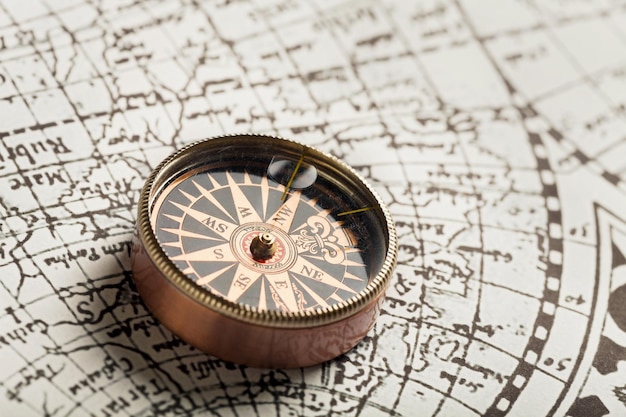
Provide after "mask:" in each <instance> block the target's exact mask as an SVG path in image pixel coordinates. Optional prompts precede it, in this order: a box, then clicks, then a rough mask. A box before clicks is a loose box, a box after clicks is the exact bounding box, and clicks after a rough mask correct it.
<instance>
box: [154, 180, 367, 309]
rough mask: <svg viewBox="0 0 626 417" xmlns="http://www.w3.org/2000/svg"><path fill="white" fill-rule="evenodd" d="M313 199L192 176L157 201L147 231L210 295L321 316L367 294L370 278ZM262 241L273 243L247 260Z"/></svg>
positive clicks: (282, 189) (284, 188)
mask: <svg viewBox="0 0 626 417" xmlns="http://www.w3.org/2000/svg"><path fill="white" fill-rule="evenodd" d="M315 192H316V190H315V189H312V190H308V191H307V195H306V196H305V195H304V194H303V191H302V190H296V191H293V190H289V188H288V184H287V185H282V184H278V183H276V182H274V181H273V180H271V179H269V180H268V178H267V177H266V176H265V175H256V174H255V173H251V172H246V171H243V172H224V173H215V174H213V175H210V174H207V173H201V174H195V175H192V176H190V177H188V178H185V179H183V180H182V181H179V182H178V183H176V184H175V185H173V186H172V187H170V189H168V190H167V191H166V192H164V193H163V194H164V195H163V196H161V197H159V201H158V202H157V205H156V213H155V214H154V215H153V225H154V227H155V230H156V231H157V237H158V239H159V242H160V243H161V246H162V247H163V250H164V251H165V252H166V254H167V255H168V256H169V258H170V259H171V260H172V261H173V262H174V263H175V264H176V265H177V266H178V267H179V269H180V270H181V271H183V272H184V273H185V274H186V275H187V276H188V277H189V278H190V279H192V280H193V281H195V283H196V284H197V285H200V286H203V287H204V288H206V289H208V290H210V291H211V292H213V293H216V294H218V295H220V296H222V297H224V298H226V299H228V300H230V301H233V302H238V303H243V304H248V305H250V306H253V307H257V308H259V309H261V310H282V311H300V310H308V309H318V308H325V307H329V306H332V305H333V304H337V303H339V302H343V301H345V300H346V299H347V298H349V297H352V296H353V295H355V294H357V293H358V292H359V291H361V290H362V289H363V288H365V286H366V285H367V283H368V280H369V272H368V267H367V266H366V265H365V262H364V260H363V258H362V252H361V250H360V249H359V248H356V247H355V242H356V241H357V239H355V238H354V236H353V235H352V234H351V233H352V232H350V231H348V229H346V228H345V227H344V226H343V225H344V222H343V221H342V222H339V221H337V220H336V219H335V217H333V216H332V215H331V211H330V210H329V209H325V208H322V207H320V206H319V205H318V203H317V197H319V196H316V195H315ZM356 210H358V209H356ZM261 233H270V234H271V235H272V236H273V237H274V238H275V240H276V252H275V253H273V254H272V255H271V258H269V259H266V260H257V259H255V258H254V257H253V255H252V253H251V252H250V243H251V242H252V240H253V239H254V238H255V237H256V236H258V235H259V234H261Z"/></svg>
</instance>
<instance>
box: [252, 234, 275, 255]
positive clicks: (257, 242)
mask: <svg viewBox="0 0 626 417" xmlns="http://www.w3.org/2000/svg"><path fill="white" fill-rule="evenodd" d="M250 253H252V257H253V258H254V259H255V260H257V261H266V260H268V259H270V258H271V257H272V256H274V254H275V253H276V238H275V237H274V235H273V234H271V233H270V232H263V233H260V234H259V235H258V236H256V237H255V238H254V239H252V243H250Z"/></svg>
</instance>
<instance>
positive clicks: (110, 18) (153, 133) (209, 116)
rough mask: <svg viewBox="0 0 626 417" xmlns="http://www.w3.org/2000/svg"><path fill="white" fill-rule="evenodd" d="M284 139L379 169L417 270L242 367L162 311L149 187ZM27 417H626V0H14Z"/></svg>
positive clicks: (1, 292) (14, 238) (17, 403)
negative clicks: (151, 248) (261, 139)
mask: <svg viewBox="0 0 626 417" xmlns="http://www.w3.org/2000/svg"><path fill="white" fill-rule="evenodd" d="M236 132H260V133H275V134H280V135H283V136H286V137H290V138H293V139H297V140H299V141H302V142H304V143H307V144H310V145H313V146H317V147H319V148H322V149H324V150H326V151H328V152H331V153H333V154H335V155H337V156H339V157H340V158H343V159H344V160H345V161H346V162H348V163H349V164H351V165H353V166H354V167H355V168H357V169H358V170H359V171H360V172H361V173H362V174H363V175H364V176H366V177H367V178H368V179H369V180H370V181H371V182H372V184H373V185H374V186H375V188H376V189H377V190H378V191H379V192H380V194H381V196H382V197H383V199H384V200H385V201H386V202H387V203H388V205H389V207H390V210H391V212H392V214H393V215H394V218H395V220H396V223H397V228H398V233H399V243H400V257H399V264H398V267H397V270H396V273H395V275H394V277H393V281H392V284H391V286H390V288H389V290H388V298H387V300H386V302H385V304H384V309H383V312H382V315H381V317H380V319H379V320H378V322H377V324H376V327H375V329H374V330H373V331H372V332H371V333H370V334H369V335H368V337H367V338H366V339H365V340H364V341H363V342H361V343H360V344H359V345H358V346H357V347H356V348H355V349H354V350H352V351H350V352H349V353H348V354H346V355H344V356H342V357H340V358H338V359H336V360H333V361H330V362H328V363H325V364H323V365H320V366H317V367H312V368H307V369H296V370H260V369H250V368H245V367H240V366H235V365H232V364H229V363H224V362H222V361H220V360H218V359H216V358H213V357H210V356H207V355H205V354H202V353H200V352H198V351H197V350H194V349H193V348H191V347H189V346H188V345H186V344H185V343H184V342H182V341H181V340H179V339H178V338H176V337H175V336H173V335H172V334H171V333H170V332H168V331H167V330H166V329H165V328H164V327H162V326H161V325H160V324H159V323H158V322H157V321H156V320H155V319H154V318H153V317H152V316H151V315H150V314H149V313H148V312H147V311H146V309H145V307H144V306H143V305H142V303H141V301H140V299H139V297H138V295H137V293H136V291H135V289H134V286H133V283H132V277H131V274H130V272H129V250H130V246H129V245H130V243H129V242H130V236H131V233H132V230H133V227H134V221H135V209H136V202H137V198H138V193H139V189H140V187H141V186H142V184H143V181H144V179H145V178H146V177H147V176H148V174H149V172H150V171H151V170H152V169H153V168H154V167H155V166H156V164H158V162H160V160H161V159H162V158H164V157H165V156H166V155H168V154H170V153H171V152H172V151H173V150H175V149H177V148H179V147H181V146H183V145H184V144H187V143H190V142H192V141H195V140H198V139H201V138H206V137H210V136H214V135H219V134H224V133H236ZM0 410H1V411H0V413H1V414H2V415H3V416H24V417H28V416H49V417H52V416H55V417H57V416H73V417H78V416H92V417H109V416H144V417H147V416H238V417H243V416H272V415H276V416H387V415H391V416H415V415H419V416H433V417H435V416H437V417H447V416H452V417H455V416H481V415H484V416H505V415H506V416H521V417H528V416H572V417H600V416H605V415H609V414H610V415H615V416H617V415H625V414H626V2H625V1H618V0H594V1H591V0H586V1H585V0H573V1H567V2H566V1H560V0H542V1H533V0H482V1H479V0H428V1H414V2H409V1H403V0H393V1H391V0H390V1H387V0H365V1H361V0H343V1H340V0H281V1H262V0H251V1H244V0H238V1H235V0H231V1H229V0H216V1H194V0H166V1H157V0H148V1H134V0H117V1H97V0H54V1H53V0H49V1H47V0H29V1H24V0H19V1H18V0H8V1H3V2H2V3H0Z"/></svg>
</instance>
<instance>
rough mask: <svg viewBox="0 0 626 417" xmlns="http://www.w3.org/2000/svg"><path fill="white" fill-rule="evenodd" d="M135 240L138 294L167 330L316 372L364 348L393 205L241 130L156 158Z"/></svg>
mask: <svg viewBox="0 0 626 417" xmlns="http://www.w3.org/2000/svg"><path fill="white" fill-rule="evenodd" d="M305 155H306V157H305ZM133 245H134V246H133V250H132V254H131V256H132V264H133V277H134V279H135V283H136V286H137V289H138V291H139V293H140V294H141V296H142V298H143V299H144V302H145V304H146V306H148V308H149V309H150V310H151V311H153V313H154V314H155V316H156V317H157V318H158V319H159V320H160V321H161V322H162V323H164V324H165V325H166V326H168V327H170V328H171V329H172V330H174V331H175V332H176V333H177V334H178V335H179V336H180V337H181V338H182V339H184V340H186V341H188V342H189V343H191V344H192V345H193V346H196V347H197V348H199V349H201V350H203V351H206V352H208V353H211V354H214V355H216V356H218V357H220V358H222V359H225V360H227V361H231V362H236V363H242V364H245V365H251V366H261V367H301V366H308V365H313V364H317V363H320V362H323V361H326V360H330V359H332V358H334V357H336V356H338V355H341V354H342V353H344V352H346V351H347V350H348V349H350V348H351V347H352V346H354V345H355V344H356V343H358V342H359V341H360V340H361V339H362V338H363V337H364V336H365V335H366V334H367V332H368V331H369V329H370V328H371V324H372V323H373V322H374V320H375V318H376V316H377V315H378V312H379V311H380V308H379V300H380V299H381V297H382V296H383V294H384V291H385V289H386V288H387V286H388V283H389V280H390V278H391V273H392V269H393V267H394V265H395V262H396V253H397V249H396V248H397V243H396V235H395V229H394V227H393V223H392V221H391V218H390V216H389V213H388V211H387V210H386V209H385V208H384V206H383V205H382V202H381V200H380V197H378V196H377V195H376V194H375V192H374V191H373V190H372V188H371V187H370V186H368V185H367V184H366V183H364V182H363V179H362V178H361V177H360V176H359V175H358V174H357V173H356V172H355V171H354V170H353V169H352V168H350V167H348V166H347V165H345V164H343V163H342V162H340V161H338V160H337V159H336V158H334V157H332V156H329V155H327V154H324V153H322V152H320V151H318V150H316V149H314V148H311V147H308V146H304V145H301V144H298V143H296V142H293V141H289V140H286V139H281V138H276V137H271V136H263V135H246V134H243V135H233V136H226V137H219V138H213V139H210V140H204V141H200V142H197V143H195V144H192V145H189V146H188V147H186V148H183V149H182V150H180V151H179V152H177V153H174V154H173V155H172V156H170V157H169V158H167V159H166V160H165V161H164V162H163V163H161V164H160V165H159V167H157V169H156V170H155V171H154V172H153V173H152V174H151V176H150V178H148V180H147V182H146V186H145V187H144V188H143V191H142V193H141V199H140V203H139V211H138V220H137V230H136V234H135V238H134V241H133ZM135 245H136V246H137V247H135ZM181 323H185V324H184V325H181ZM338 337H339V339H338ZM248 341H249V342H248ZM286 352H288V354H287V353H286Z"/></svg>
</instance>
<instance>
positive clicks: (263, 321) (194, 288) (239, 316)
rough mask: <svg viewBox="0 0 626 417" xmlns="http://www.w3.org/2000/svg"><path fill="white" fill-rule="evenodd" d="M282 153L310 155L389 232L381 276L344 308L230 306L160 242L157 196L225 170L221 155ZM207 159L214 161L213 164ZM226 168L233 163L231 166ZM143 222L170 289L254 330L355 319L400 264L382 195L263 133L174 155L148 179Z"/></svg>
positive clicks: (328, 160)
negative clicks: (184, 179)
mask: <svg viewBox="0 0 626 417" xmlns="http://www.w3.org/2000/svg"><path fill="white" fill-rule="evenodd" d="M233 148H234V149H235V151H233ZM278 148H279V149H280V152H281V154H283V155H285V156H286V157H292V158H296V159H297V158H298V157H299V156H300V155H303V154H305V155H306V158H307V161H308V162H309V163H311V164H312V165H314V166H315V167H316V168H317V170H318V172H319V173H320V175H322V176H324V177H325V178H326V179H327V180H328V181H331V182H332V183H333V185H334V186H336V187H337V189H338V190H339V192H343V193H346V194H348V195H351V196H354V197H357V198H360V199H362V200H364V201H367V202H368V204H370V205H372V206H374V207H375V208H374V210H373V211H374V212H375V215H376V217H377V218H378V220H379V221H380V225H381V227H382V229H383V230H384V236H385V245H386V248H387V250H386V253H385V256H384V259H383V261H382V264H381V267H380V269H379V271H378V272H377V273H376V275H375V276H374V277H373V279H371V280H370V281H369V282H368V284H367V285H366V287H365V289H364V290H362V291H361V292H359V293H358V294H356V295H354V296H352V297H350V298H348V299H346V300H344V301H342V302H340V303H338V304H334V305H331V306H329V307H323V308H318V309H315V310H303V311H292V312H284V311H279V310H269V309H268V310H261V309H259V308H256V307H252V306H249V305H246V304H241V303H237V302H233V301H230V300H228V299H226V298H224V297H221V296H219V295H217V294H215V293H213V292H211V291H209V290H208V289H206V288H203V287H202V286H199V285H197V284H195V283H194V282H193V281H191V280H190V279H189V278H188V277H187V276H186V275H185V274H184V273H183V272H182V271H181V270H180V269H179V268H178V267H177V266H176V265H175V264H174V262H173V261H172V260H171V259H170V258H169V256H168V255H167V254H166V253H165V251H164V250H163V248H162V246H161V245H160V243H159V241H158V239H157V235H156V233H155V230H154V228H153V224H152V222H151V214H152V210H153V209H154V205H155V203H156V201H157V197H158V196H159V195H160V193H162V192H163V190H164V189H165V188H166V187H168V185H169V184H170V183H172V181H175V180H176V179H177V178H179V177H181V176H182V175H186V174H187V173H189V172H192V171H197V170H199V169H201V168H202V167H204V166H208V165H210V167H211V168H214V167H220V163H219V159H220V158H219V154H228V155H229V157H231V158H232V157H233V156H234V155H236V154H237V153H240V157H241V158H242V159H245V158H249V157H251V156H253V155H255V154H257V152H258V153H263V154H268V153H271V150H272V149H278ZM233 152H235V154H234V153H233ZM207 159H210V161H208V162H207ZM224 163H225V164H227V161H225V162H224ZM224 166H226V165H224ZM137 219H138V220H137V228H136V235H137V236H136V238H137V239H139V241H140V242H141V244H142V246H143V248H144V250H145V252H146V254H147V256H148V258H149V259H150V260H151V262H152V263H153V264H154V267H155V269H156V270H158V271H159V272H160V273H161V274H162V276H163V277H164V278H165V279H166V280H167V281H168V283H169V284H171V285H172V286H173V287H175V288H176V289H177V290H178V291H180V292H182V293H184V294H185V295H186V296H188V297H189V298H191V299H192V300H193V301H195V302H197V303H199V304H201V305H202V306H205V307H206V308H209V309H211V310H214V311H215V312H217V313H219V314H220V315H224V316H226V317H230V318H232V319H236V320H240V321H243V322H246V323H249V324H254V325H260V326H268V327H277V328H308V327H311V326H322V325H327V324H330V323H334V322H337V321H340V320H342V319H345V318H347V317H350V316H352V315H354V314H355V313H357V312H358V311H359V310H361V309H362V308H364V307H365V306H366V305H368V304H370V303H372V302H373V301H375V300H376V299H378V298H379V297H380V296H381V294H383V293H384V291H385V289H386V288H387V286H388V284H389V280H390V277H391V274H392V271H393V269H394V267H395V264H396V257H397V237H396V232H395V227H394V223H393V220H392V218H391V215H390V213H389V211H388V210H387V208H386V207H385V205H384V203H383V202H382V199H381V198H380V196H379V195H378V194H377V193H376V191H375V190H374V189H373V188H372V187H371V186H370V185H369V184H368V183H367V182H366V181H365V180H364V179H363V177H362V176H361V175H359V174H358V173H357V172H356V171H355V170H354V169H353V168H351V167H349V166H348V165H346V164H345V163H343V162H342V161H340V160H339V159H337V158H336V157H334V156H332V155H330V154H327V153H325V152H322V151H320V150H318V149H316V148H313V147H310V146H307V145H303V144H300V143H298V142H295V141H293V140H290V139H285V138H282V137H276V136H269V135H262V134H235V135H228V136H220V137H214V138H210V139H204V140H200V141H197V142H195V143H192V144H190V145H188V146H186V147H184V148H182V149H180V150H179V151H177V152H175V153H173V154H171V155H170V156H169V157H167V158H166V159H165V160H163V161H162V162H161V163H160V164H159V165H158V166H157V167H156V168H155V169H154V170H153V171H152V173H151V174H150V176H149V177H148V179H147V181H146V183H145V185H144V187H143V189H142V191H141V194H140V199H139V205H138V211H137Z"/></svg>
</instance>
